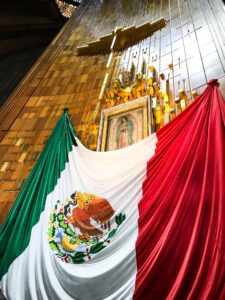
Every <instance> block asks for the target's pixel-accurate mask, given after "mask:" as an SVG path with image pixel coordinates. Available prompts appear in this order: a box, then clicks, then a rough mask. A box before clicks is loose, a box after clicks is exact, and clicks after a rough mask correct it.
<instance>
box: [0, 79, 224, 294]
mask: <svg viewBox="0 0 225 300" xmlns="http://www.w3.org/2000/svg"><path fill="white" fill-rule="evenodd" d="M217 86H218V83H217V81H216V80H212V81H211V82H210V83H209V86H208V87H207V88H206V90H205V92H204V93H203V94H202V95H201V96H200V97H198V98H197V100H196V101H194V103H193V104H192V105H190V106H189V107H188V108H187V109H186V110H185V111H184V112H183V113H182V114H180V115H179V116H178V117H177V118H175V119H174V120H173V121H172V122H170V123H169V124H168V125H166V126H165V127H164V128H162V129H161V130H159V131H158V132H157V133H156V134H153V135H151V136H149V137H148V138H146V139H144V140H142V141H140V142H138V143H137V144H134V145H131V146H129V147H127V148H124V149H121V150H116V151H109V152H92V151H90V150H88V149H86V148H85V147H84V146H83V145H82V144H81V143H80V142H79V140H78V139H77V138H76V136H75V133H74V130H73V128H72V126H71V123H70V120H69V117H68V114H67V112H66V111H65V113H64V114H63V116H62V117H61V118H60V120H59V122H58V124H57V126H56V128H55V129H54V131H53V133H52V135H51V137H50V139H49V141H48V143H47V145H46V147H45V149H44V151H43V153H42V155H41V156H40V158H39V160H38V162H37V163H36V165H35V167H34V169H33V170H32V172H31V174H30V176H29V178H28V179H27V181H26V183H25V185H24V187H23V189H22V190H21V192H20V194H19V196H18V198H17V200H16V202H15V205H14V206H13V208H12V209H11V211H10V213H9V215H8V217H7V219H6V220H5V222H4V224H3V226H2V227H1V230H0V287H1V290H2V292H3V294H4V295H5V297H6V298H7V299H16V300H17V299H18V300H20V299H21V300H25V299H26V300H27V299H38V300H40V299H54V300H55V299H84V300H89V299H90V300H93V299H96V300H97V299H116V300H118V299H132V298H133V299H157V300H160V299H225V284H224V280H225V103H224V100H223V98H222V95H221V94H220V92H219V89H218V87H217Z"/></svg>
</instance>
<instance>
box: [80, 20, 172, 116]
mask: <svg viewBox="0 0 225 300" xmlns="http://www.w3.org/2000/svg"><path fill="white" fill-rule="evenodd" d="M165 26H166V20H165V19H164V18H161V19H159V20H157V21H155V22H152V23H150V22H147V23H144V24H142V25H140V26H137V27H136V26H130V27H125V28H121V27H120V28H116V29H115V30H113V31H112V33H110V34H108V35H105V36H102V37H100V38H99V39H98V40H96V41H92V42H90V43H88V44H87V45H84V46H81V47H78V48H77V54H78V55H79V56H81V55H98V54H109V58H108V62H107V64H106V74H105V78H104V81H103V84H102V87H101V90H100V93H99V97H98V99H99V101H98V103H97V104H96V109H95V113H94V117H93V119H95V118H96V116H97V113H98V110H99V107H100V103H101V100H102V98H103V95H104V91H105V89H106V87H107V84H108V80H109V77H110V72H111V69H112V62H113V57H114V53H115V52H117V51H123V50H125V49H126V48H129V47H131V46H133V45H135V44H137V43H139V42H140V41H142V40H144V39H145V38H147V37H149V36H151V35H152V34H153V33H154V32H156V31H158V30H160V29H162V28H164V27H165Z"/></svg>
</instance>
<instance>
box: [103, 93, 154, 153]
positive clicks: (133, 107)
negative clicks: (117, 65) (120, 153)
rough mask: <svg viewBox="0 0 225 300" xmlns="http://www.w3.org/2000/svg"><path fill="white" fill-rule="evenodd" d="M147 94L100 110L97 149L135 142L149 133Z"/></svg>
mask: <svg viewBox="0 0 225 300" xmlns="http://www.w3.org/2000/svg"><path fill="white" fill-rule="evenodd" d="M150 121H151V120H150V98H149V96H145V97H141V98H139V99H136V100H133V101H129V102H127V103H124V104H120V105H117V106H114V107H111V108H107V109H104V110H102V112H101V119H100V126H99V134H98V145H97V150H98V151H112V150H117V149H121V148H125V147H127V146H129V145H132V144H134V143H137V142H138V141H140V140H141V139H143V138H145V137H147V136H148V135H149V134H151V129H150V124H151V122H150Z"/></svg>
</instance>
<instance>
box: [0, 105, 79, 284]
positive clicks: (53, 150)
mask: <svg viewBox="0 0 225 300" xmlns="http://www.w3.org/2000/svg"><path fill="white" fill-rule="evenodd" d="M73 145H74V146H77V143H76V139H75V131H74V129H73V127H72V124H71V122H70V119H69V116H68V113H67V110H64V113H63V115H62V116H61V118H60V119H59V121H58V123H57V125H56V127H55V128H54V130H53V132H52V134H51V136H50V138H49V140H48V142H47V144H46V146H45V148H44V150H43V152H42V154H41V155H40V158H39V159H38V161H37V162H36V164H35V166H34V168H33V170H32V171H31V173H30V175H29V177H28V178H27V180H26V182H25V183H24V186H23V188H22V189H21V191H20V193H19V195H18V197H17V199H16V201H15V203H14V205H13V207H12V209H11V210H10V212H9V214H8V216H7V218H6V220H5V222H4V223H3V225H2V226H1V228H0V280H1V279H2V277H3V276H4V275H5V274H6V273H7V271H8V269H9V267H10V265H11V264H12V262H13V261H14V260H15V259H16V258H17V257H18V256H19V255H20V254H21V253H22V252H23V251H24V250H25V249H26V248H27V246H28V244H29V241H30V236H31V231H32V228H33V227H34V226H35V225H36V224H37V223H38V221H39V219H40V215H41V213H42V211H43V210H44V207H45V201H46V197H47V195H48V194H49V193H51V192H52V191H53V189H54V187H55V186H56V184H57V180H58V179H59V178H60V173H61V172H62V171H63V170H64V169H65V165H66V163H67V162H68V155H69V152H70V151H71V150H72V146H73Z"/></svg>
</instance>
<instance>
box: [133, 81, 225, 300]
mask: <svg viewBox="0 0 225 300" xmlns="http://www.w3.org/2000/svg"><path fill="white" fill-rule="evenodd" d="M157 137H158V143H157V147H156V154H155V156H154V157H153V158H152V159H151V160H150V161H149V162H148V165H147V177H146V180H145V182H144V183H143V198H142V199H141V201H140V202H139V216H140V217H139V220H138V225H139V236H138V239H137V242H136V259H137V277H136V288H135V293H134V299H153V300H160V299H225V102H224V100H223V97H222V95H221V93H220V91H219V89H218V82H217V80H212V81H210V82H209V85H208V87H207V88H206V90H205V91H204V93H203V94H202V95H201V96H199V97H198V98H197V99H196V101H195V102H194V103H193V104H192V105H190V106H189V107H188V108H187V109H186V110H185V111H184V112H183V113H182V114H180V115H179V116H178V117H177V118H176V119H174V120H173V121H172V122H171V123H169V124H168V125H167V126H165V127H164V128H162V129H161V130H159V131H158V132H157Z"/></svg>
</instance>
